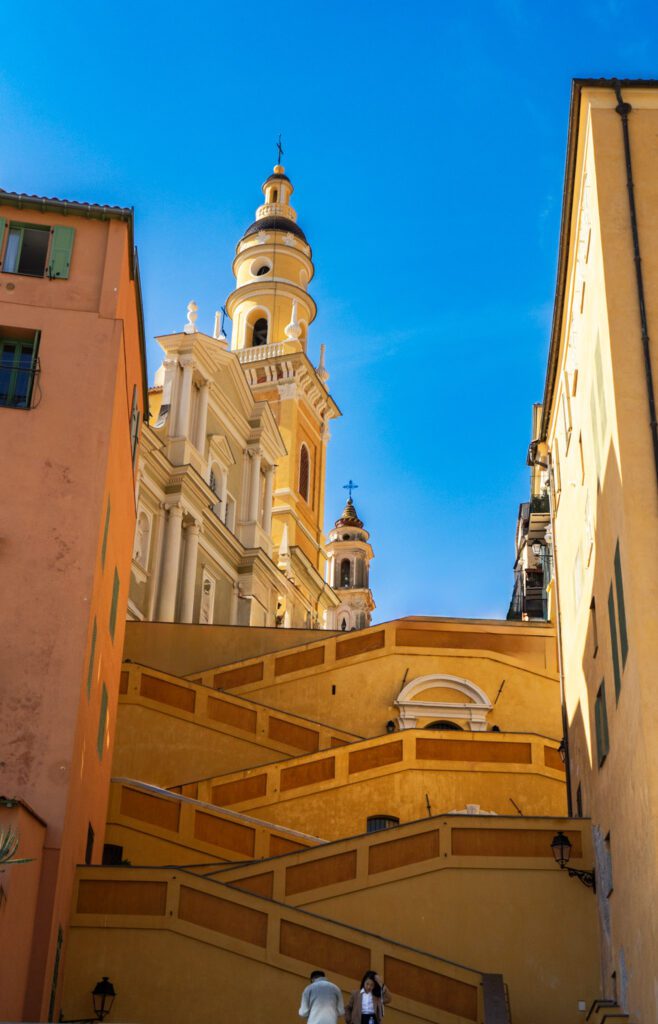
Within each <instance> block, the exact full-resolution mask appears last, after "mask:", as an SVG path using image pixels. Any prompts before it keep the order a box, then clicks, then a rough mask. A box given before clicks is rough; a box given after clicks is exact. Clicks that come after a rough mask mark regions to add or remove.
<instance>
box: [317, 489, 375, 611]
mask: <svg viewBox="0 0 658 1024" xmlns="http://www.w3.org/2000/svg"><path fill="white" fill-rule="evenodd" d="M348 486H349V487H350V496H349V498H348V500H347V503H346V505H345V508H344V509H343V514H342V515H341V516H340V518H339V519H337V520H336V522H335V523H334V528H333V530H331V531H330V533H329V542H328V544H327V554H328V555H329V568H328V577H329V585H330V586H332V587H333V588H334V590H335V591H336V593H337V595H338V597H339V599H340V605H339V606H338V608H336V609H335V610H334V611H333V612H332V614H331V616H330V619H331V621H332V623H333V628H334V629H340V630H352V629H364V628H365V627H366V626H369V625H370V622H371V620H372V613H373V611H374V610H375V601H374V598H373V596H372V590H371V589H370V562H371V561H372V559H373V558H374V553H373V550H372V547H371V546H370V534H369V533H368V531H367V530H365V529H364V527H363V521H362V520H361V519H359V516H358V514H357V511H356V508H355V507H354V502H353V500H352V494H351V487H352V483H351V481H350V484H349V485H348Z"/></svg>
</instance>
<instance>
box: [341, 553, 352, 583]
mask: <svg viewBox="0 0 658 1024" xmlns="http://www.w3.org/2000/svg"><path fill="white" fill-rule="evenodd" d="M351 571H352V566H351V565H350V560H349V558H344V559H343V560H342V562H341V563H340V585H341V587H349V585H350V576H351Z"/></svg>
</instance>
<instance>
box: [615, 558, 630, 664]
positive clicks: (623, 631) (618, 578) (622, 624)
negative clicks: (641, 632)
mask: <svg viewBox="0 0 658 1024" xmlns="http://www.w3.org/2000/svg"><path fill="white" fill-rule="evenodd" d="M615 584H616V587H617V611H618V612H619V640H620V644H621V664H622V668H626V659H627V657H628V630H627V628H626V605H625V602H624V581H623V579H622V574H621V555H620V553H619V541H617V546H616V548H615Z"/></svg>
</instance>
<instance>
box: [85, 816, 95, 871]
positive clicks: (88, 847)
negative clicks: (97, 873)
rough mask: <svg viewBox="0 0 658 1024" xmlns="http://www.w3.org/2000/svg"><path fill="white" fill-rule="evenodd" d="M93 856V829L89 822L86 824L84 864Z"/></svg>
mask: <svg viewBox="0 0 658 1024" xmlns="http://www.w3.org/2000/svg"><path fill="white" fill-rule="evenodd" d="M93 857H94V830H93V828H92V827H91V822H90V823H89V824H88V825H87V845H86V847H85V864H91V862H92V860H93Z"/></svg>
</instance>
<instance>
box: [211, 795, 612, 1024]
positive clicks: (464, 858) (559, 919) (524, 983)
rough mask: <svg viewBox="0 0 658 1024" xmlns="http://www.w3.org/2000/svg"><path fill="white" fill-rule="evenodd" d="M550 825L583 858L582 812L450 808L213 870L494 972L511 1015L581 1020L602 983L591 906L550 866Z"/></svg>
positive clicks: (581, 863)
mask: <svg viewBox="0 0 658 1024" xmlns="http://www.w3.org/2000/svg"><path fill="white" fill-rule="evenodd" d="M558 830H563V831H565V832H566V833H567V835H568V836H569V838H570V840H571V842H572V844H573V851H574V853H573V855H572V863H573V866H574V867H577V868H581V869H589V868H591V866H592V863H593V856H594V854H593V850H592V844H591V835H590V822H589V821H584V820H583V819H571V820H566V819H564V818H523V819H519V818H518V817H514V818H506V817H481V816H464V815H450V816H447V817H444V818H432V819H430V820H427V819H425V821H419V822H416V823H414V824H411V825H407V826H400V827H398V828H394V829H390V830H386V831H384V832H377V833H370V834H369V835H364V836H359V837H358V838H356V839H348V840H343V841H341V842H336V843H331V844H329V845H327V846H325V847H322V848H319V849H316V850H314V851H312V852H311V851H307V852H306V853H304V854H291V855H289V856H286V857H280V858H277V859H276V860H270V861H267V862H265V863H262V864H258V865H253V866H251V867H249V866H241V867H236V868H230V867H229V868H228V869H227V870H222V871H220V872H219V873H218V874H217V875H216V876H215V877H217V878H219V879H221V880H222V881H224V882H226V883H228V884H231V885H233V886H237V887H244V888H245V889H246V890H247V891H250V889H251V886H253V885H260V886H263V885H264V883H265V885H266V888H263V889H262V890H261V891H263V892H264V893H265V894H267V895H269V896H271V897H272V898H273V899H275V900H285V901H287V902H288V903H291V904H293V905H295V906H299V907H304V908H305V909H308V910H312V911H313V912H314V913H318V914H321V915H323V916H327V917H330V918H332V919H338V920H341V921H344V922H345V923H348V924H352V925H354V926H356V927H359V928H364V929H365V930H366V931H373V932H377V931H379V932H381V933H383V934H385V935H392V936H395V938H396V939H397V940H398V941H400V942H402V943H404V944H409V945H414V946H416V947H419V948H421V949H423V950H426V951H428V952H431V953H434V954H436V955H438V956H447V957H451V958H455V959H457V960H458V961H460V962H465V963H477V964H478V966H479V967H480V968H481V969H482V970H486V971H491V972H495V973H502V974H503V976H504V978H505V981H506V983H507V984H508V986H509V992H510V1002H511V1008H512V1015H513V1017H512V1019H513V1020H514V1021H515V1022H521V1024H522V1022H528V1024H530V1022H532V1024H549V1022H550V1024H553V1022H554V1021H556V1020H559V1021H560V1022H561V1024H570V1022H573V1024H576V1022H579V1024H581V1022H582V1021H583V1020H584V1014H583V1013H582V1012H581V1011H579V1010H578V1003H579V1001H584V1002H586V1003H587V1005H588V1006H589V1004H590V1003H591V1002H592V1000H593V999H594V998H595V997H596V996H598V995H599V992H600V979H599V964H600V960H599V949H598V929H597V907H596V899H595V898H594V896H593V894H592V892H591V890H589V889H586V888H585V887H584V886H582V885H581V884H580V883H578V882H577V881H576V880H575V879H569V878H568V877H567V874H566V872H560V870H559V869H558V867H557V865H556V863H555V861H554V859H553V856H552V854H551V849H550V843H551V839H552V838H553V836H554V835H555V833H556V832H557V831H558ZM556 940H557V941H556Z"/></svg>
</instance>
